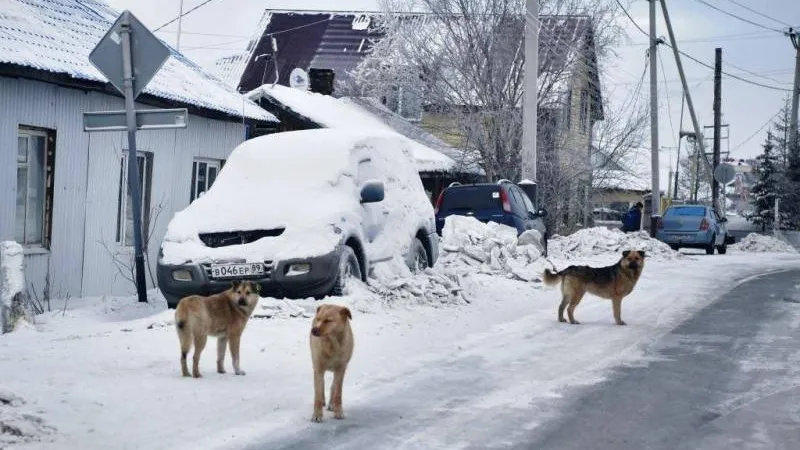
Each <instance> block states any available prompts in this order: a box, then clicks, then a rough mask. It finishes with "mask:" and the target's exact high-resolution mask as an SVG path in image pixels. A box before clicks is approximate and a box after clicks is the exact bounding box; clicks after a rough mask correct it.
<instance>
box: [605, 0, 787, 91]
mask: <svg viewBox="0 0 800 450" xmlns="http://www.w3.org/2000/svg"><path fill="white" fill-rule="evenodd" d="M615 1H616V2H617V5H618V6H619V7H620V8H621V9H622V12H624V13H625V15H626V16H627V17H628V19H629V20H630V21H631V23H633V25H634V26H635V27H636V28H638V29H639V31H640V32H641V33H642V34H644V35H645V36H648V37H649V36H650V33H648V32H646V31H644V29H643V28H642V27H640V26H639V24H638V23H637V22H636V20H634V18H633V17H632V16H631V15H630V13H628V10H627V9H626V8H625V7H624V6H623V5H622V3H621V2H620V1H619V0H615ZM697 1H699V2H703V0H697ZM768 29H770V30H772V29H771V28H768ZM773 31H776V30H773ZM777 31H778V32H779V33H782V32H781V31H779V30H777ZM662 43H663V44H664V45H666V46H667V47H669V48H672V45H670V44H669V43H668V42H666V41H662ZM678 53H679V54H681V55H683V56H685V57H686V58H689V59H691V60H692V61H694V62H696V63H698V64H700V65H701V66H704V67H707V68H709V69H712V70H713V69H714V67H713V66H712V65H710V64H708V63H706V62H703V61H701V60H699V59H697V58H695V57H694V56H692V55H690V54H688V53H686V52H684V51H682V50H678ZM740 69H741V68H740ZM722 73H723V74H725V75H727V76H729V77H731V78H734V79H737V80H739V81H743V82H745V83H749V84H752V85H755V86H759V87H763V88H766V89H772V90H776V91H784V92H792V90H791V89H787V88H782V87H778V86H770V85H767V84H763V83H759V82H757V81H753V80H748V79H747V78H743V77H740V76H738V75H734V74H731V73H728V72H726V71H724V70H723V71H722Z"/></svg>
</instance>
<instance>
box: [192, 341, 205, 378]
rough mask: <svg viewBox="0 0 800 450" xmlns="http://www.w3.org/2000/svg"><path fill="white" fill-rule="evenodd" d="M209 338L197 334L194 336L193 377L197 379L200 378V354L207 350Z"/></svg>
mask: <svg viewBox="0 0 800 450" xmlns="http://www.w3.org/2000/svg"><path fill="white" fill-rule="evenodd" d="M207 339H208V336H206V335H205V334H201V333H197V334H195V335H194V355H192V356H193V358H192V376H193V377H195V378H200V377H202V375H200V354H201V353H203V349H204V348H206V340H207Z"/></svg>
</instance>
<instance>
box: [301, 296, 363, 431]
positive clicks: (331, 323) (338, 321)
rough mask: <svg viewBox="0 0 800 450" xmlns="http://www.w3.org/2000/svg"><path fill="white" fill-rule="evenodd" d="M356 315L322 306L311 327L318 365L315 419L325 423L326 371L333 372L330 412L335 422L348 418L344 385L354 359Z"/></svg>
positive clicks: (311, 342) (315, 358)
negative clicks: (352, 322) (352, 358)
mask: <svg viewBox="0 0 800 450" xmlns="http://www.w3.org/2000/svg"><path fill="white" fill-rule="evenodd" d="M352 318H353V316H352V315H351V314H350V310H349V309H347V308H346V307H344V306H337V305H320V306H319V307H317V313H316V315H315V316H314V320H313V322H312V325H311V334H310V345H311V362H312V364H313V366H314V414H313V415H312V416H311V420H312V421H314V422H322V408H323V407H324V406H325V372H326V371H331V372H333V383H331V392H330V400H329V402H328V411H333V417H334V418H335V419H344V411H343V410H342V385H343V383H344V373H345V371H346V370H347V364H348V363H349V362H350V357H352V356H353V343H354V342H353V331H352V329H351V328H350V320H351V319H352Z"/></svg>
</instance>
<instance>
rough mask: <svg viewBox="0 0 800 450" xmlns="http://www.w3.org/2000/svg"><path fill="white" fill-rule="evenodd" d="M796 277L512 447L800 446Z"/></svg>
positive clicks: (735, 294) (761, 290) (712, 318)
mask: <svg viewBox="0 0 800 450" xmlns="http://www.w3.org/2000/svg"><path fill="white" fill-rule="evenodd" d="M798 319H800V272H798V271H792V272H784V273H779V274H773V275H769V276H765V277H762V278H757V279H755V280H752V281H750V282H748V283H745V284H743V285H741V286H739V287H738V288H736V289H735V290H734V291H732V292H731V293H730V294H728V295H726V296H725V297H724V298H723V299H721V300H719V301H717V302H715V303H713V304H712V305H710V306H709V307H707V308H705V309H703V310H702V311H700V312H699V313H698V314H697V315H695V316H694V317H693V318H692V319H690V320H688V321H687V322H685V323H683V324H682V325H680V326H679V327H677V328H676V329H675V330H674V331H673V332H672V333H670V334H669V335H667V336H665V337H664V338H663V339H661V340H659V342H658V343H657V344H656V345H654V346H652V349H651V352H652V355H651V356H653V357H655V358H658V359H659V360H658V361H655V362H653V363H651V364H650V365H649V366H648V367H647V368H631V369H623V370H620V371H618V373H617V375H616V376H614V377H613V378H612V380H610V381H609V382H606V383H602V384H601V385H600V386H596V387H594V388H591V389H589V390H588V392H585V393H582V394H580V395H577V396H575V398H573V399H572V401H571V402H570V403H571V406H569V409H570V410H571V411H570V413H569V414H568V415H566V416H565V417H563V418H562V419H560V420H558V421H556V422H555V423H554V424H552V425H550V426H548V427H545V428H544V429H542V430H538V432H537V433H536V434H535V435H531V436H530V440H529V441H526V442H525V443H524V445H519V446H515V447H514V448H536V449H541V450H547V449H559V450H569V449H581V448H596V449H612V448H613V449H617V450H626V449H630V450H634V449H636V450H639V449H644V448H647V449H652V450H656V449H698V448H702V449H704V450H717V449H719V450H724V449H732V448H748V449H757V448H763V449H790V448H792V449H793V448H797V442H798V440H800V368H798V365H797V362H798V361H799V360H800V349H799V348H798V345H797V343H798V342H800V328H798V325H800V321H799V320H798Z"/></svg>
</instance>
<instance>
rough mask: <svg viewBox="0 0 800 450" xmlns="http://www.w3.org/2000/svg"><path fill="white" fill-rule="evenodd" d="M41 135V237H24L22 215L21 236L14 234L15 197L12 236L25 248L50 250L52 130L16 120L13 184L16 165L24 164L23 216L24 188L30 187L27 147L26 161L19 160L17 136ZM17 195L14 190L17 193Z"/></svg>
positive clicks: (26, 201)
mask: <svg viewBox="0 0 800 450" xmlns="http://www.w3.org/2000/svg"><path fill="white" fill-rule="evenodd" d="M34 136H35V137H41V138H43V139H44V154H43V155H42V156H43V159H42V161H41V164H42V166H41V170H42V172H43V173H42V185H41V186H40V187H41V189H42V191H43V193H42V194H43V199H42V203H41V211H40V212H39V214H41V216H42V217H41V227H42V229H41V230H40V233H41V238H40V239H39V240H36V241H28V240H27V237H26V236H25V235H26V234H27V233H26V227H25V225H26V224H25V222H27V221H26V220H25V219H23V224H24V225H23V236H22V238H21V239H20V236H18V235H17V229H16V220H17V217H16V213H17V210H16V207H17V205H16V199H15V206H14V215H15V218H14V221H15V222H14V240H15V241H16V242H18V243H19V244H20V245H22V246H23V247H25V248H26V249H28V250H30V249H36V248H39V249H43V250H50V245H51V242H52V236H53V196H54V189H53V185H54V182H55V139H56V135H55V130H52V129H48V128H41V127H35V126H29V125H22V124H20V125H19V126H18V128H17V152H16V153H17V157H16V168H17V183H16V185H15V187H14V188H15V191H16V188H17V186H18V185H19V169H20V168H21V166H22V165H24V166H25V170H26V175H25V179H26V195H25V217H26V218H27V214H28V210H29V209H30V205H29V196H28V194H27V192H28V190H29V189H30V170H31V167H30V159H31V158H30V154H29V152H30V150H29V149H30V147H28V149H26V161H25V162H20V161H19V139H20V138H21V137H27V138H30V137H34ZM17 195H18V193H17Z"/></svg>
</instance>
